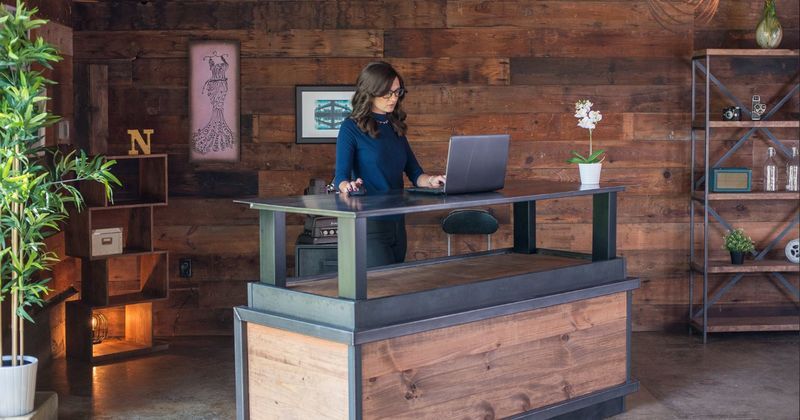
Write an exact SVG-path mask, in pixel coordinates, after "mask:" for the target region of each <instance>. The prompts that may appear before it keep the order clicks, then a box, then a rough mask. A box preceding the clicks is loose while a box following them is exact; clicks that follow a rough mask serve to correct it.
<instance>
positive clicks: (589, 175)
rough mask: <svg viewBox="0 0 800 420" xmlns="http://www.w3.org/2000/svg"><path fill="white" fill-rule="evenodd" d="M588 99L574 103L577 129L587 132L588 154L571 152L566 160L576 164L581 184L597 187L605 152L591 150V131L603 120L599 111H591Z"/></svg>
mask: <svg viewBox="0 0 800 420" xmlns="http://www.w3.org/2000/svg"><path fill="white" fill-rule="evenodd" d="M593 105H594V104H593V103H591V102H590V101H589V100H588V99H581V100H579V101H578V102H576V103H575V118H577V119H578V127H581V128H585V129H587V130H589V154H587V155H586V156H583V155H581V154H580V153H578V152H577V151H575V150H573V151H572V152H571V153H572V157H571V158H569V159H567V162H568V163H577V164H578V170H579V171H580V174H581V184H583V185H597V184H600V170H601V169H602V165H603V163H602V162H603V160H604V159H605V156H603V157H601V155H602V154H603V152H605V150H603V149H599V150H592V130H594V128H595V127H596V126H597V123H598V122H600V120H602V119H603V115H602V114H600V111H592V106H593Z"/></svg>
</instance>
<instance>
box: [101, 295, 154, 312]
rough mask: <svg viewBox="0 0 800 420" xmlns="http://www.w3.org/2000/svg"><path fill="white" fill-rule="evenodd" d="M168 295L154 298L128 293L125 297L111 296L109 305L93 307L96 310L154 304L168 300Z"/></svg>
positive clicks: (152, 296)
mask: <svg viewBox="0 0 800 420" xmlns="http://www.w3.org/2000/svg"><path fill="white" fill-rule="evenodd" d="M166 298H167V296H166V293H165V294H164V295H163V296H154V295H151V294H147V293H144V292H136V293H126V294H124V295H111V296H109V297H108V304H106V305H103V306H92V308H94V309H99V308H109V307H113V306H124V305H133V304H136V303H146V302H153V301H156V300H164V299H166Z"/></svg>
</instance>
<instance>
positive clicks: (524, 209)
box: [514, 201, 536, 254]
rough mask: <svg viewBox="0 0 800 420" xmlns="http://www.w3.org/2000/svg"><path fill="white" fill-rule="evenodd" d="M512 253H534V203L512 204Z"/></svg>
mask: <svg viewBox="0 0 800 420" xmlns="http://www.w3.org/2000/svg"><path fill="white" fill-rule="evenodd" d="M514 252H518V253H521V254H534V253H536V202H535V201H526V202H521V203H514Z"/></svg>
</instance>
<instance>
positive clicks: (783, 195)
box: [692, 191, 800, 202]
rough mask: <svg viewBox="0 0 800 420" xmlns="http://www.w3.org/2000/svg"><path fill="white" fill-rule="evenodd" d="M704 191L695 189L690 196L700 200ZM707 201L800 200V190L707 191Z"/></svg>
mask: <svg viewBox="0 0 800 420" xmlns="http://www.w3.org/2000/svg"><path fill="white" fill-rule="evenodd" d="M704 196H705V193H704V192H702V191H695V192H694V193H693V194H692V197H693V198H694V199H695V200H697V201H700V202H702V201H703V197H704ZM708 200H709V201H746V200H759V201H767V200H793V201H797V200H800V192H792V191H789V192H785V191H783V192H763V191H756V192H746V193H708Z"/></svg>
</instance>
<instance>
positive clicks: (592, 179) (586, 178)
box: [578, 163, 603, 185]
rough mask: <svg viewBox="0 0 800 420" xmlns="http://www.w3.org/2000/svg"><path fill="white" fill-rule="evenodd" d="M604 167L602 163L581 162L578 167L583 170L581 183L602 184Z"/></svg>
mask: <svg viewBox="0 0 800 420" xmlns="http://www.w3.org/2000/svg"><path fill="white" fill-rule="evenodd" d="M602 167H603V164H602V163H579V164H578V169H579V170H580V171H581V184H583V185H598V184H600V169H601V168H602Z"/></svg>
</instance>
